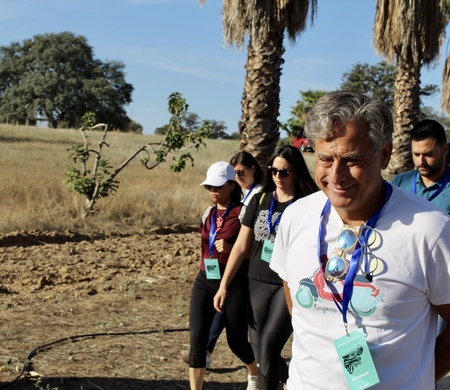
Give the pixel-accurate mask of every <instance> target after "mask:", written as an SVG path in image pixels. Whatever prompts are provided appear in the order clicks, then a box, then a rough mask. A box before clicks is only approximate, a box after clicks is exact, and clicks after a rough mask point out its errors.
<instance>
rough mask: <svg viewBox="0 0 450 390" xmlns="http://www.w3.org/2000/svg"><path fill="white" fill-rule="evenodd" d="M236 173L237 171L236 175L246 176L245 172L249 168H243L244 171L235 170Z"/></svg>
mask: <svg viewBox="0 0 450 390" xmlns="http://www.w3.org/2000/svg"><path fill="white" fill-rule="evenodd" d="M234 173H236V176H238V177H242V176H245V174H246V173H247V170H246V169H245V170H243V171H234Z"/></svg>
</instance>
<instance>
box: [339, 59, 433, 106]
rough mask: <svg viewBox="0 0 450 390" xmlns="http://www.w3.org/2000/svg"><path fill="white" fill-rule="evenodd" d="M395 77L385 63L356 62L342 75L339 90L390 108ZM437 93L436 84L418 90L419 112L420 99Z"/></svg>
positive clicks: (390, 66) (392, 68)
mask: <svg viewBox="0 0 450 390" xmlns="http://www.w3.org/2000/svg"><path fill="white" fill-rule="evenodd" d="M395 76H396V70H395V67H394V66H393V65H390V64H389V63H387V62H386V61H382V62H379V63H378V64H375V65H369V64H368V63H364V64H361V63H359V62H358V63H356V64H355V65H353V66H352V68H351V69H350V70H349V71H348V72H346V73H344V74H343V76H342V83H341V85H340V87H339V89H341V90H346V91H352V92H361V93H365V94H367V95H369V96H371V97H373V98H375V99H378V100H381V101H382V102H384V103H386V104H387V105H388V106H389V107H391V108H392V107H393V105H394V89H395ZM438 91H439V87H438V86H437V85H436V84H426V85H425V86H423V87H421V88H420V89H419V103H420V110H422V109H423V107H422V100H421V97H422V96H431V95H434V94H435V93H436V92H438Z"/></svg>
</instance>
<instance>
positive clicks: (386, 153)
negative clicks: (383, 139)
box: [380, 142, 392, 169]
mask: <svg viewBox="0 0 450 390" xmlns="http://www.w3.org/2000/svg"><path fill="white" fill-rule="evenodd" d="M380 153H381V169H386V168H387V167H388V165H389V161H390V159H391V155H392V142H389V143H388V144H387V145H386V146H385V147H384V148H383V149H382V150H381V152H380Z"/></svg>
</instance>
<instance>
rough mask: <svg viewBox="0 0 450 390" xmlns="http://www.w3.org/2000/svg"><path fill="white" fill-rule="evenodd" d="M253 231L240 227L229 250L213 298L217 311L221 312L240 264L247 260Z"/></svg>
mask: <svg viewBox="0 0 450 390" xmlns="http://www.w3.org/2000/svg"><path fill="white" fill-rule="evenodd" d="M253 239H254V236H253V229H251V228H249V227H247V226H244V225H242V226H241V230H240V231H239V235H238V237H237V239H236V242H235V243H234V245H233V248H232V249H231V253H230V257H229V258H228V262H227V265H226V267H225V271H224V273H223V276H222V280H221V282H220V286H219V290H218V291H217V294H216V295H215V297H214V307H215V309H216V310H217V311H219V312H222V311H223V305H224V303H225V299H226V296H227V288H228V285H229V284H230V282H231V281H232V280H233V278H234V275H236V272H237V271H238V270H239V268H240V266H241V265H242V262H243V261H244V260H245V259H246V258H248V256H249V251H250V249H251V248H252V244H253Z"/></svg>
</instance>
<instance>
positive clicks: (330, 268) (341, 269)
mask: <svg viewBox="0 0 450 390" xmlns="http://www.w3.org/2000/svg"><path fill="white" fill-rule="evenodd" d="M347 270H348V262H347V261H345V260H344V259H343V258H342V257H340V256H332V257H331V258H330V259H329V260H328V262H327V268H326V273H327V274H328V277H327V279H328V280H330V281H334V280H335V279H338V280H341V279H342V278H343V277H345V275H346V274H347ZM330 277H331V278H330Z"/></svg>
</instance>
